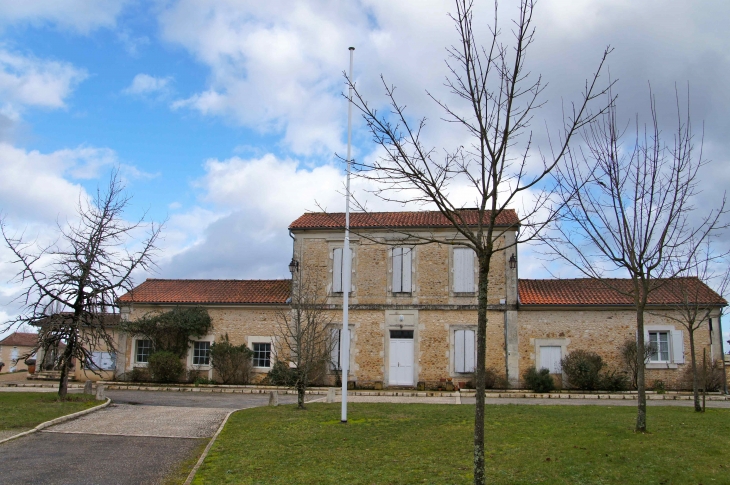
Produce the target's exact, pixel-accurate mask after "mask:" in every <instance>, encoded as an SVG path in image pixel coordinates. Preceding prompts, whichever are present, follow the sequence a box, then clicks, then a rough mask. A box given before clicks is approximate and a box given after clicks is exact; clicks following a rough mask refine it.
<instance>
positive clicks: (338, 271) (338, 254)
mask: <svg viewBox="0 0 730 485" xmlns="http://www.w3.org/2000/svg"><path fill="white" fill-rule="evenodd" d="M344 252H345V250H344V248H335V249H334V250H333V253H332V293H342V288H343V287H344V284H345V281H344V278H343V275H344V269H345V265H344V260H343V258H342V254H343V253H344ZM350 274H351V275H352V249H350ZM349 291H352V279H351V281H350V288H349V289H348V292H349Z"/></svg>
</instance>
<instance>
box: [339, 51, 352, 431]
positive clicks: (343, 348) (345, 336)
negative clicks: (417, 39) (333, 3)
mask: <svg viewBox="0 0 730 485" xmlns="http://www.w3.org/2000/svg"><path fill="white" fill-rule="evenodd" d="M354 55H355V48H354V47H350V76H349V81H350V88H349V96H348V102H347V186H346V189H345V249H344V251H342V260H343V261H342V332H340V335H341V342H340V365H341V367H342V417H341V419H340V420H341V422H343V423H347V377H348V373H349V370H350V327H349V317H350V312H349V308H348V305H349V303H350V302H349V300H350V295H349V293H350V283H351V282H350V280H351V274H352V268H351V267H350V266H351V264H352V258H351V257H350V163H351V156H352V155H351V154H352V63H353V58H354Z"/></svg>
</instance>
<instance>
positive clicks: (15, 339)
mask: <svg viewBox="0 0 730 485" xmlns="http://www.w3.org/2000/svg"><path fill="white" fill-rule="evenodd" d="M37 343H38V334H37V333H24V332H15V333H11V334H10V335H8V336H7V337H5V338H4V339H2V340H0V345H12V346H13V347H34V346H35V344H37Z"/></svg>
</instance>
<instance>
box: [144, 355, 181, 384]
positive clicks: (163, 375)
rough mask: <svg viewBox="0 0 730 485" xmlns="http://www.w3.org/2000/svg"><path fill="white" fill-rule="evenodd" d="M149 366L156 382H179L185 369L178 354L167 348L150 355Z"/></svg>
mask: <svg viewBox="0 0 730 485" xmlns="http://www.w3.org/2000/svg"><path fill="white" fill-rule="evenodd" d="M147 368H148V369H149V371H150V375H151V377H152V379H153V380H154V381H156V382H177V381H178V380H179V379H180V376H181V375H182V373H183V372H184V371H185V364H183V363H182V361H181V360H180V358H179V357H178V356H177V354H175V353H173V352H169V351H167V350H159V351H157V352H154V353H152V354H151V355H150V360H149V364H147Z"/></svg>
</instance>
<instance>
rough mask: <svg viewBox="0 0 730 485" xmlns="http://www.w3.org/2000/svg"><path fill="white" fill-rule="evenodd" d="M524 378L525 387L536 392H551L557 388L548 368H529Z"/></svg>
mask: <svg viewBox="0 0 730 485" xmlns="http://www.w3.org/2000/svg"><path fill="white" fill-rule="evenodd" d="M522 379H523V381H524V383H525V387H526V388H528V389H530V390H532V391H535V392H550V391H552V390H553V389H555V382H554V381H553V376H551V375H550V371H549V370H547V369H540V370H539V371H538V370H537V369H535V368H534V367H531V368H529V369H527V372H525V374H524V375H523V376H522Z"/></svg>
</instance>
